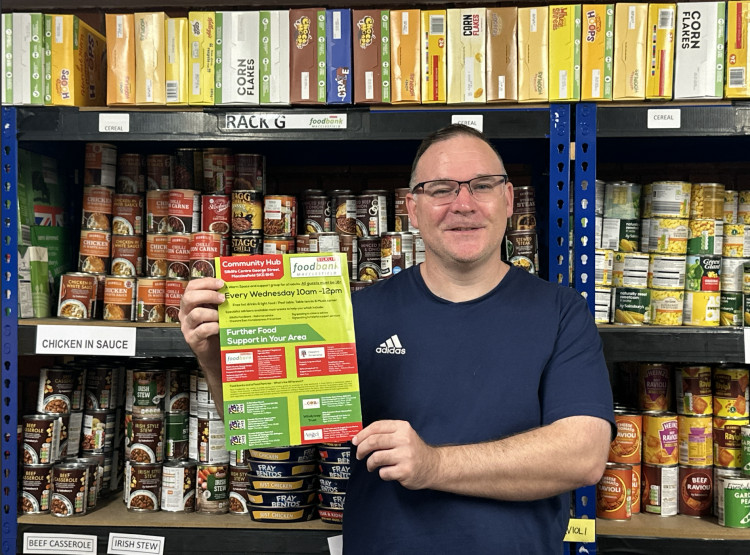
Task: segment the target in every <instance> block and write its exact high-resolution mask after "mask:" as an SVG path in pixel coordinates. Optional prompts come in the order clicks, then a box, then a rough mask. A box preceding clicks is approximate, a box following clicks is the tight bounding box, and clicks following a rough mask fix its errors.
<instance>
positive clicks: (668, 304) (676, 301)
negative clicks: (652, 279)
mask: <svg viewBox="0 0 750 555" xmlns="http://www.w3.org/2000/svg"><path fill="white" fill-rule="evenodd" d="M684 296H685V292H684V291H678V290H672V291H669V290H662V289H651V325H654V326H681V325H682V305H683V300H684Z"/></svg>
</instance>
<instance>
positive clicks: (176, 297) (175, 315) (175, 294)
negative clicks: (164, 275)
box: [164, 278, 188, 324]
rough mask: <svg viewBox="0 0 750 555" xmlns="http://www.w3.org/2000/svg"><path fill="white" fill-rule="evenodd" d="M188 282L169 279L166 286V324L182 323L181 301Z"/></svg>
mask: <svg viewBox="0 0 750 555" xmlns="http://www.w3.org/2000/svg"><path fill="white" fill-rule="evenodd" d="M187 282H188V280H186V279H178V278H168V279H167V280H166V281H165V284H164V322H165V323H167V324H179V323H180V299H182V295H183V294H184V293H185V288H186V287H187Z"/></svg>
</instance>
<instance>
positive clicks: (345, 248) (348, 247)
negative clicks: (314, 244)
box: [318, 235, 360, 278]
mask: <svg viewBox="0 0 750 555" xmlns="http://www.w3.org/2000/svg"><path fill="white" fill-rule="evenodd" d="M358 241H359V239H357V237H356V236H355V235H339V250H340V251H341V252H343V253H344V254H346V262H347V266H348V268H349V276H350V277H351V278H355V277H356V276H357V269H358V267H359V256H360V250H359V246H358V245H359V243H358ZM318 243H320V242H318Z"/></svg>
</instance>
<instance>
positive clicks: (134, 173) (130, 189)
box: [116, 152, 146, 194]
mask: <svg viewBox="0 0 750 555" xmlns="http://www.w3.org/2000/svg"><path fill="white" fill-rule="evenodd" d="M116 189H117V192H118V193H124V194H134V193H142V192H143V191H144V190H145V189H146V159H145V158H144V157H143V155H142V154H137V153H133V152H128V153H121V154H119V155H118V156H117V184H116Z"/></svg>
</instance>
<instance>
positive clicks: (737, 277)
mask: <svg viewBox="0 0 750 555" xmlns="http://www.w3.org/2000/svg"><path fill="white" fill-rule="evenodd" d="M746 262H750V258H728V257H726V256H725V257H723V258H722V259H721V275H720V276H719V286H720V288H721V292H722V293H742V292H743V291H742V289H743V280H744V265H745V263H746Z"/></svg>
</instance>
